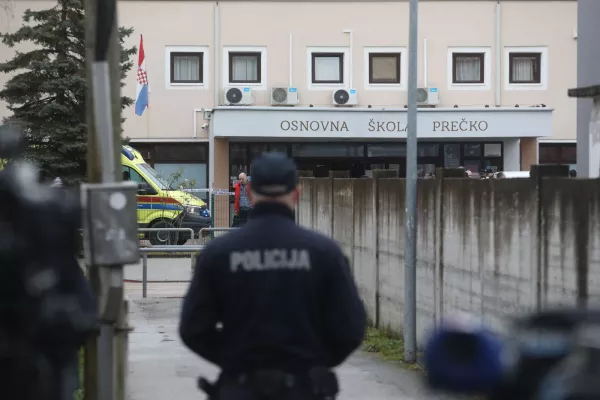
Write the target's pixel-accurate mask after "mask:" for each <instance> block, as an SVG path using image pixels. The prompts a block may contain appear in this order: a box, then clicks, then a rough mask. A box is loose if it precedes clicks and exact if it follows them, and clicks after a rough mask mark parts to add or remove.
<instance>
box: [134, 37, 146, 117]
mask: <svg viewBox="0 0 600 400" xmlns="http://www.w3.org/2000/svg"><path fill="white" fill-rule="evenodd" d="M136 93H137V95H136V98H135V113H136V114H137V115H142V114H143V113H144V110H145V109H146V107H148V74H147V73H146V55H145V54H144V38H143V37H142V35H140V53H139V56H138V70H137V91H136Z"/></svg>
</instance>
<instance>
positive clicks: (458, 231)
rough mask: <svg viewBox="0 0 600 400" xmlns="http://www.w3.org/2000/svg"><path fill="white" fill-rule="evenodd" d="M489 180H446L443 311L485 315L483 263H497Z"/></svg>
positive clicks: (442, 263)
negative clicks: (494, 253)
mask: <svg viewBox="0 0 600 400" xmlns="http://www.w3.org/2000/svg"><path fill="white" fill-rule="evenodd" d="M489 192H490V182H489V181H488V180H475V179H460V178H450V179H444V180H443V182H442V213H441V215H442V218H441V225H442V250H441V252H440V253H441V260H440V275H441V279H442V298H443V305H442V306H443V307H442V314H443V315H444V314H447V313H449V312H455V311H466V312H472V313H475V314H483V311H484V304H483V301H482V289H483V266H484V264H485V263H486V262H493V260H491V258H492V257H493V253H492V252H490V249H491V243H492V238H491V235H492V223H491V220H492V211H491V202H490V193H489Z"/></svg>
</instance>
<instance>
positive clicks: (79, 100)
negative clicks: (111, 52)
mask: <svg viewBox="0 0 600 400" xmlns="http://www.w3.org/2000/svg"><path fill="white" fill-rule="evenodd" d="M23 22H24V24H23V26H22V27H21V28H19V29H18V30H17V31H16V32H15V33H9V34H1V37H2V42H3V43H4V44H5V45H7V46H9V47H11V48H13V47H15V46H16V45H17V44H21V43H23V44H25V45H26V46H27V45H28V46H31V44H34V45H35V47H34V49H33V50H30V51H26V52H23V51H18V50H17V51H16V54H15V56H14V58H13V59H12V60H9V61H6V62H4V63H0V72H3V73H11V74H14V75H13V77H12V78H11V79H10V80H9V81H8V83H7V84H6V86H5V87H4V88H3V89H2V90H0V99H2V100H4V101H6V102H7V104H8V108H9V110H10V111H12V116H10V117H9V118H8V119H7V120H6V121H5V123H13V124H17V125H18V126H19V129H20V130H21V131H22V132H23V133H24V135H25V138H26V140H27V150H26V157H27V158H28V159H29V160H31V161H33V162H35V163H36V164H37V165H38V166H39V167H40V168H41V170H42V173H43V174H44V175H46V176H48V177H57V176H59V177H61V179H62V180H63V181H67V182H75V181H82V180H84V179H85V176H86V157H87V151H86V150H87V122H86V104H85V98H86V94H87V82H86V66H85V41H84V36H85V26H84V9H83V0H57V4H56V5H55V6H54V7H52V8H50V9H48V10H42V11H32V10H27V11H25V13H24V14H23ZM132 32H133V29H131V28H128V29H126V28H120V29H119V38H120V43H121V83H122V86H123V85H124V82H123V79H124V78H125V75H126V73H127V71H129V70H131V68H132V67H133V61H130V58H131V56H132V55H134V54H135V53H136V51H137V50H136V48H135V47H133V48H129V49H126V48H124V47H123V44H124V40H125V38H127V37H128V36H130V35H131V33H132ZM132 103H133V99H131V98H129V97H125V96H124V97H122V98H121V105H122V109H124V108H125V107H127V106H129V105H131V104H132Z"/></svg>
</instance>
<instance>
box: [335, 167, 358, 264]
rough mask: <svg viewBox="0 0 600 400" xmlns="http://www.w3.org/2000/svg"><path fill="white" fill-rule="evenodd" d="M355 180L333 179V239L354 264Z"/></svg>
mask: <svg viewBox="0 0 600 400" xmlns="http://www.w3.org/2000/svg"><path fill="white" fill-rule="evenodd" d="M353 192H354V180H353V179H343V178H342V179H333V203H332V208H333V215H334V218H333V225H332V227H333V228H332V229H333V233H332V237H333V239H334V240H335V241H336V242H337V243H338V244H339V245H340V247H341V248H342V251H343V252H344V254H345V255H346V257H348V259H349V260H350V266H354V262H353V258H354V254H353V251H352V247H353V245H354V194H353Z"/></svg>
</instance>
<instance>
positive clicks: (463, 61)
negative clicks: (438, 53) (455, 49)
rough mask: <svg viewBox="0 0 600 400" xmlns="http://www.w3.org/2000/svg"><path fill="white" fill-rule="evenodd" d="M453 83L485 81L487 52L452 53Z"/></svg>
mask: <svg viewBox="0 0 600 400" xmlns="http://www.w3.org/2000/svg"><path fill="white" fill-rule="evenodd" d="M452 83H485V53H452Z"/></svg>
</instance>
